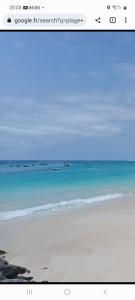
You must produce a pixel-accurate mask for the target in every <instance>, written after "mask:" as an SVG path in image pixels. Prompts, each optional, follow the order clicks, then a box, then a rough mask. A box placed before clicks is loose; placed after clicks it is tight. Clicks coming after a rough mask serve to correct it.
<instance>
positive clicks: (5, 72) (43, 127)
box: [0, 32, 135, 160]
mask: <svg viewBox="0 0 135 300" xmlns="http://www.w3.org/2000/svg"><path fill="white" fill-rule="evenodd" d="M3 159H8V160H9V159H15V160H16V159H58V160H60V159H62V160H65V159H66V160H67V159H68V160H69V159H71V160H74V159H77V160H79V159H80V160H81V159H82V160H83V159H86V160H89V159H90V160H135V32H0V160H3Z"/></svg>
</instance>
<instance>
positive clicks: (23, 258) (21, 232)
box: [0, 198, 135, 282]
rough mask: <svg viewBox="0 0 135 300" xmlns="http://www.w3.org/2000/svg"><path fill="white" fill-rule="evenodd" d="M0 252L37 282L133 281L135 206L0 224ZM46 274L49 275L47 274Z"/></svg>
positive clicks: (111, 204) (127, 202) (105, 206)
mask: <svg viewBox="0 0 135 300" xmlns="http://www.w3.org/2000/svg"><path fill="white" fill-rule="evenodd" d="M0 237H1V238H0V244H1V245H0V247H1V248H2V249H4V250H7V251H8V254H7V256H6V257H7V259H8V260H9V261H10V262H11V263H14V264H19V265H22V266H26V267H27V268H28V269H30V270H31V275H32V276H34V278H35V279H36V280H37V281H41V280H48V281H51V282H79V281H88V282H90V281H91V282H92V281H97V282H106V281H134V279H135V201H134V199H132V198H128V199H124V200H113V201H108V202H104V203H102V204H101V203H100V204H96V205H93V206H90V207H89V208H87V209H82V210H78V211H74V212H73V211H72V212H69V213H67V214H65V213H63V214H59V215H55V216H43V215H42V216H40V215H38V217H37V216H36V217H31V218H25V219H24V218H22V219H20V220H19V219H16V221H15V220H14V221H12V222H11V221H7V222H1V224H0ZM46 268H47V269H46Z"/></svg>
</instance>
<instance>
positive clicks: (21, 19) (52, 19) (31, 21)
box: [4, 14, 86, 27]
mask: <svg viewBox="0 0 135 300" xmlns="http://www.w3.org/2000/svg"><path fill="white" fill-rule="evenodd" d="M4 23H6V25H8V26H16V25H17V26H19V27H24V26H25V25H27V26H30V27H32V26H41V25H42V26H44V27H48V26H49V27H50V26H52V27H53V26H55V27H56V26H57V27H63V26H66V27H70V26H76V25H77V27H78V26H83V25H84V24H85V23H86V18H85V16H83V15H78V14H77V15H75V14H65V15H64V14H51V15H49V14H43V15H41V14H40V15H39V14H31V15H30V14H29V15H24V14H16V15H11V16H9V15H8V16H6V17H5V19H4Z"/></svg>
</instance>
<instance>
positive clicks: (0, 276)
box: [0, 271, 6, 281]
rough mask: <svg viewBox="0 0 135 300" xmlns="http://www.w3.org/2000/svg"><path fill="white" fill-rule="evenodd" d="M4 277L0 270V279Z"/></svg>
mask: <svg viewBox="0 0 135 300" xmlns="http://www.w3.org/2000/svg"><path fill="white" fill-rule="evenodd" d="M4 279H6V277H5V276H4V275H3V273H2V272H1V271H0V281H1V280H4Z"/></svg>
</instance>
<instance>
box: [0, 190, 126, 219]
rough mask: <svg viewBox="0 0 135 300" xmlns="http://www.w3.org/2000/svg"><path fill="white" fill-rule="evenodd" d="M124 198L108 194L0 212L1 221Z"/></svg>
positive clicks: (120, 194)
mask: <svg viewBox="0 0 135 300" xmlns="http://www.w3.org/2000/svg"><path fill="white" fill-rule="evenodd" d="M123 196H124V195H123V194H122V193H117V194H106V195H102V196H97V197H92V198H84V199H83V198H82V199H74V200H67V201H59V202H55V203H48V204H44V205H40V206H35V207H30V208H25V209H19V210H11V211H3V212H0V221H4V220H11V219H14V218H20V217H25V216H29V215H33V214H35V213H38V212H44V213H46V214H53V213H57V212H59V211H61V210H64V209H68V208H79V207H83V206H86V205H88V204H92V203H95V202H102V201H107V200H112V199H116V198H121V197H123Z"/></svg>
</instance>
